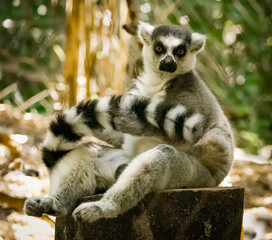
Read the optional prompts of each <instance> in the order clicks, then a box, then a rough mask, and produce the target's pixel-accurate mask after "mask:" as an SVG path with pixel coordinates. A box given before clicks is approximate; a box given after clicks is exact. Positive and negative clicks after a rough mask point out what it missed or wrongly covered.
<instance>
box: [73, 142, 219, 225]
mask: <svg viewBox="0 0 272 240" xmlns="http://www.w3.org/2000/svg"><path fill="white" fill-rule="evenodd" d="M173 176H174V178H175V179H174V178H173ZM198 177H199V178H203V181H205V185H206V186H214V185H215V180H214V179H213V176H211V174H210V173H209V171H208V170H207V169H206V167H204V166H203V165H202V164H201V163H200V162H199V161H197V160H196V159H195V158H194V157H193V156H191V155H188V154H186V153H183V152H181V153H180V152H178V151H177V150H176V149H175V148H174V147H172V146H169V145H166V144H161V145H158V146H157V147H155V148H152V149H150V150H148V151H146V152H144V153H142V154H140V155H139V156H137V157H136V158H135V159H134V160H133V161H132V162H131V163H130V164H129V165H128V166H127V168H126V169H125V170H124V172H123V173H122V174H121V175H120V177H119V179H118V180H117V182H116V183H115V184H114V185H113V186H112V187H111V188H110V189H109V190H108V191H107V192H106V193H105V194H104V197H103V198H102V199H101V200H100V201H97V202H88V203H82V204H81V205H79V206H78V207H77V208H76V209H75V210H74V212H73V216H74V218H75V219H77V220H80V221H87V222H94V221H96V220H98V219H100V218H113V217H117V215H119V214H122V213H124V212H126V211H127V210H128V209H130V208H132V207H134V206H135V205H137V203H139V202H140V201H141V200H142V199H143V198H144V197H145V196H146V194H148V193H149V192H152V191H156V190H161V189H164V188H181V187H184V186H188V187H190V186H194V187H195V186H197V183H196V181H197V178H198Z"/></svg>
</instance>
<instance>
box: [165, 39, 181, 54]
mask: <svg viewBox="0 0 272 240" xmlns="http://www.w3.org/2000/svg"><path fill="white" fill-rule="evenodd" d="M160 40H161V42H162V43H163V45H164V46H166V47H167V52H169V53H171V54H172V52H173V49H174V48H175V47H177V46H179V45H180V44H184V40H183V39H180V38H176V37H174V36H168V37H160Z"/></svg>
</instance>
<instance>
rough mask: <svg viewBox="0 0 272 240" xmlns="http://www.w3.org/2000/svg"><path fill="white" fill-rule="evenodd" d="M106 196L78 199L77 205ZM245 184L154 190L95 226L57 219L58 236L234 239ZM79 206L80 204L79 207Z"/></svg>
mask: <svg viewBox="0 0 272 240" xmlns="http://www.w3.org/2000/svg"><path fill="white" fill-rule="evenodd" d="M101 197H102V195H95V196H91V197H85V198H82V199H79V202H78V204H80V203H81V202H86V201H95V200H98V199H99V198H101ZM243 199H244V189H243V188H239V187H237V188H233V187H232V188H203V189H177V190H165V191H163V192H160V193H154V194H149V195H148V196H147V197H146V198H145V199H144V200H143V201H142V202H140V203H139V204H138V205H137V206H136V207H134V208H132V209H131V210H129V211H128V212H126V213H125V214H123V215H120V216H118V217H117V218H113V219H100V220H98V221H96V222H94V223H92V224H88V223H79V222H75V221H74V220H73V218H72V216H71V215H68V216H62V217H57V219H56V229H55V239H56V240H88V239H90V240H91V239H92V240H94V239H95V240H134V239H137V240H138V239H139V240H166V239H170V240H179V239H215V240H218V239H231V240H236V239H237V240H238V239H240V235H241V225H242V217H243ZM78 204H77V205H78Z"/></svg>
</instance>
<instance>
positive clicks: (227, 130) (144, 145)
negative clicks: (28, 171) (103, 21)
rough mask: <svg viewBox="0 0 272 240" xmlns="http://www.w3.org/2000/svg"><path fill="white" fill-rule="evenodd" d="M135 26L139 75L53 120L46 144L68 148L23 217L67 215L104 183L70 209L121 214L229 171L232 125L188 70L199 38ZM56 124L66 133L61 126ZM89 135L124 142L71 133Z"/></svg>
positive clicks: (84, 215) (210, 183) (81, 216)
mask: <svg viewBox="0 0 272 240" xmlns="http://www.w3.org/2000/svg"><path fill="white" fill-rule="evenodd" d="M138 31H139V37H140V38H141V40H142V42H143V44H144V48H143V58H144V64H145V71H144V74H143V75H142V76H140V77H139V78H137V79H136V80H135V81H134V84H133V87H132V88H130V89H129V91H128V92H127V93H126V94H125V95H124V96H118V97H113V98H100V99H98V100H96V102H90V101H89V102H87V103H86V104H81V105H80V106H79V107H78V111H75V109H74V108H72V109H70V110H67V111H66V112H65V113H64V115H63V117H62V118H59V119H60V120H59V122H58V121H55V122H54V124H53V129H50V130H49V132H48V135H47V138H46V140H45V142H44V147H45V148H46V149H47V150H48V151H50V150H52V151H54V152H56V151H58V150H59V151H64V150H65V151H67V152H68V153H67V154H66V155H64V156H63V157H62V158H61V159H58V161H56V162H55V163H54V162H53V164H51V165H52V168H50V173H51V190H50V195H49V197H48V198H30V199H28V200H27V201H26V203H25V210H26V213H27V214H29V215H32V216H41V214H42V213H49V214H67V213H69V212H71V211H73V207H74V204H75V202H76V200H77V198H78V197H80V196H83V195H86V194H93V193H94V192H95V189H96V188H106V189H108V190H107V191H106V193H105V194H104V196H103V198H102V199H101V200H100V201H97V202H90V203H82V204H81V205H80V206H78V207H77V208H76V209H75V210H74V211H73V216H74V218H75V219H76V220H80V221H88V222H93V221H96V220H98V219H100V218H112V217H116V216H118V215H119V214H122V213H124V212H125V211H127V210H128V209H130V208H132V207H133V206H135V205H136V204H137V203H138V202H139V201H140V200H142V199H143V198H144V196H146V194H148V193H149V192H152V191H158V190H161V189H165V188H181V187H214V186H216V185H218V184H219V183H220V182H221V181H222V180H223V179H224V177H225V176H226V175H227V173H228V171H229V169H230V166H231V162H232V157H233V144H234V143H233V142H234V141H233V134H232V130H231V127H230V124H229V122H228V120H227V118H226V117H225V115H224V113H223V111H222V109H221V107H220V106H219V104H218V102H217V101H216V99H215V97H214V96H213V95H212V94H211V92H210V91H209V89H208V88H207V87H206V85H205V84H204V82H203V81H202V79H201V78H200V77H199V76H198V75H197V74H196V73H195V71H194V66H195V59H196V54H197V53H199V52H200V51H201V50H202V49H203V48H204V45H205V36H203V35H201V34H197V33H190V32H189V31H187V30H185V29H183V28H181V27H178V26H158V27H154V26H151V25H149V24H147V23H141V24H140V26H139V30H138ZM158 40H159V41H161V42H162V44H164V48H165V49H166V51H164V52H163V53H162V54H158V52H155V51H154V44H155V42H156V41H158ZM181 44H183V45H184V46H185V45H186V52H184V54H181V55H180V56H178V55H177V54H176V49H177V47H178V46H180V45H181ZM155 50H156V49H155ZM159 50H160V49H159ZM168 55H169V56H171V58H172V59H173V61H175V63H176V65H177V70H176V71H174V72H173V73H171V72H167V71H160V70H159V66H160V62H161V61H162V60H163V59H164V58H165V57H166V56H168ZM166 70H167V69H166ZM171 71H172V70H171ZM88 106H89V108H88ZM90 116H91V117H92V119H90ZM62 126H66V129H68V130H69V134H67V133H63V131H61V130H62ZM97 129H105V131H106V133H109V134H110V135H108V136H107V135H105V134H104V133H105V132H104V133H103V132H101V133H99V132H98V131H97ZM91 132H92V133H93V134H96V135H97V134H102V135H101V137H102V138H103V139H105V140H109V142H111V143H113V144H114V145H115V146H117V147H120V145H121V144H120V141H121V139H122V141H123V140H124V142H123V144H122V147H121V148H120V149H114V148H109V147H99V146H95V147H94V146H88V145H84V144H82V143H81V140H78V137H77V136H83V135H87V134H89V133H91ZM117 132H118V133H117ZM111 133H112V134H111ZM115 136H117V138H115ZM68 150H69V151H68ZM44 161H46V159H44ZM51 165H50V166H51ZM126 165H127V166H126ZM124 166H126V167H124ZM120 169H121V171H120ZM116 176H117V177H118V179H117V180H116Z"/></svg>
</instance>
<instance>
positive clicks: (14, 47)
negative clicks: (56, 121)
mask: <svg viewBox="0 0 272 240" xmlns="http://www.w3.org/2000/svg"><path fill="white" fill-rule="evenodd" d="M0 24H1V25H0V36H1V37H0V70H1V71H0V90H1V89H4V88H5V87H8V86H9V85H10V84H12V83H14V82H16V83H17V90H16V91H12V92H10V94H8V95H6V96H4V98H2V99H0V102H5V101H9V102H11V103H12V104H14V105H17V106H20V105H21V104H22V103H23V102H24V101H26V100H27V99H29V98H30V97H32V96H34V95H36V94H37V93H39V92H41V91H42V90H45V89H47V88H48V86H49V85H50V82H51V80H52V81H54V80H55V78H56V74H61V66H62V60H63V59H62V58H61V56H59V49H61V50H62V48H63V45H64V43H65V1H54V2H53V1H51V0H27V1H23V0H12V1H10V0H0ZM48 103H50V104H52V99H51V97H47V98H46V99H43V101H39V102H36V103H35V104H34V105H33V106H31V107H29V108H28V109H27V111H30V110H32V109H36V110H38V112H40V113H44V114H51V113H52V111H51V110H52V108H47V107H46V106H47V105H48ZM48 109H50V111H49V112H48Z"/></svg>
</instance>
